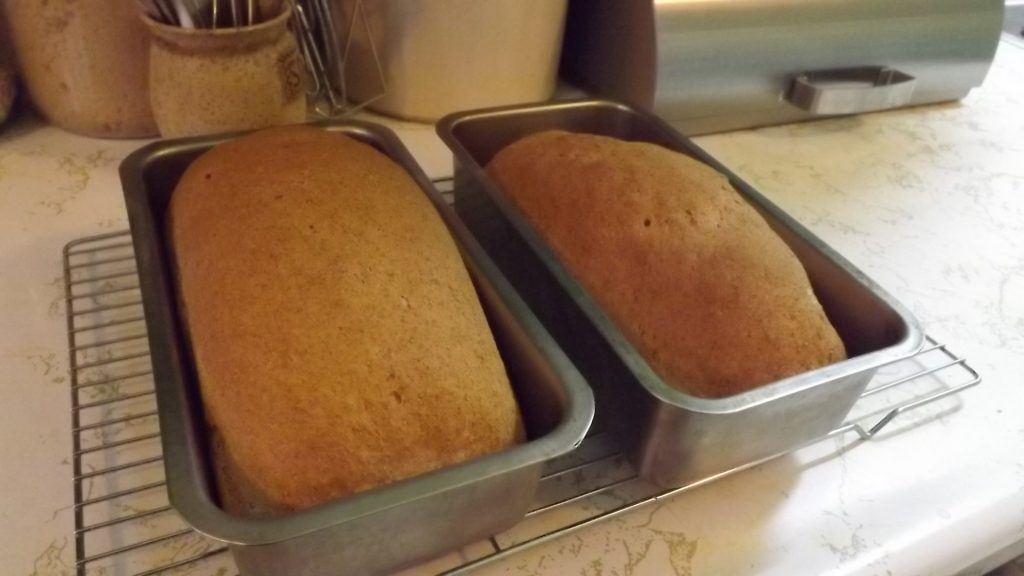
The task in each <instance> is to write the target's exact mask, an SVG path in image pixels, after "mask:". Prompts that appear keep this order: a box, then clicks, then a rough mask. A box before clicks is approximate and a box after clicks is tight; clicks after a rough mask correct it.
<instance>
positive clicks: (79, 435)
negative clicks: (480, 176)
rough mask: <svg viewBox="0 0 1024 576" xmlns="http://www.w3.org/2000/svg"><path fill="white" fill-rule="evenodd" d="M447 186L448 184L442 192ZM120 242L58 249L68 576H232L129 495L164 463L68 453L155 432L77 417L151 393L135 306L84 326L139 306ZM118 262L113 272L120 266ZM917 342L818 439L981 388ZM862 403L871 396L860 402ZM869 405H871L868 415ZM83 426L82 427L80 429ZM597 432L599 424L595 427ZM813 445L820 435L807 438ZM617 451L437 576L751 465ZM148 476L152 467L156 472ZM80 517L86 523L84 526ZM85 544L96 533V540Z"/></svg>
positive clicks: (867, 434)
mask: <svg viewBox="0 0 1024 576" xmlns="http://www.w3.org/2000/svg"><path fill="white" fill-rule="evenodd" d="M448 183H450V182H442V183H441V184H442V185H443V184H448ZM439 188H440V187H439ZM445 200H446V202H447V201H448V200H449V197H448V196H445ZM128 237H129V232H128V231H123V232H115V233H112V234H105V235H102V236H94V237H89V238H82V239H78V240H73V241H71V242H70V243H69V244H68V245H67V246H66V247H65V249H64V284H65V295H66V296H65V303H66V308H65V310H66V313H67V322H68V348H69V350H68V352H69V353H68V357H69V366H70V368H71V370H70V377H71V383H70V389H71V406H72V410H71V418H72V422H73V426H72V452H73V455H72V458H71V464H72V467H73V468H72V469H73V470H74V471H75V472H74V476H73V478H72V480H73V487H74V491H75V492H74V493H75V503H74V510H75V531H74V537H75V566H76V574H77V575H78V576H86V574H91V573H93V571H94V570H100V571H102V570H103V567H104V564H111V565H113V566H124V565H126V564H127V563H129V562H131V561H132V555H133V554H134V553H136V552H142V551H144V550H145V549H147V548H150V547H153V546H157V545H160V544H164V543H168V544H169V543H172V542H173V543H174V545H177V546H182V545H183V544H188V548H189V550H190V554H191V555H181V556H177V557H175V558H173V559H162V560H160V561H157V562H156V563H154V564H152V565H148V566H147V567H145V568H144V571H143V572H132V574H133V576H151V575H154V574H163V573H165V572H169V571H170V570H172V569H174V568H178V567H183V566H186V565H188V566H190V567H191V568H192V569H193V570H198V571H199V572H200V573H203V574H206V573H211V574H212V573H225V572H226V573H227V574H234V573H235V572H234V571H233V570H230V571H228V570H226V569H227V568H228V566H227V565H228V564H230V560H226V559H225V558H224V556H225V554H224V553H225V552H227V547H226V546H224V545H223V544H221V543H219V542H216V541H214V540H212V539H208V538H206V537H203V536H202V535H199V534H196V533H195V532H194V531H192V530H182V528H183V527H184V526H185V525H184V523H183V522H182V521H181V520H180V518H177V515H176V514H175V513H174V510H173V508H171V507H170V506H169V505H167V502H166V492H164V491H162V490H160V488H162V487H163V484H162V482H152V483H151V484H159V485H158V486H156V487H155V488H154V489H152V490H148V491H146V490H140V488H139V487H138V481H139V479H140V477H143V478H144V477H145V468H147V467H150V468H157V467H159V471H158V472H159V473H160V474H161V475H155V476H153V477H152V478H151V480H154V481H156V480H162V478H163V477H162V472H163V456H162V455H160V454H158V455H156V456H153V457H149V458H145V457H140V455H139V454H137V453H134V452H133V453H129V454H122V453H121V450H122V448H120V447H116V446H112V444H116V443H117V442H116V441H115V442H109V441H104V442H103V443H102V444H100V445H99V446H101V447H102V452H100V451H97V452H95V453H94V455H95V457H96V458H98V459H99V460H100V461H102V462H103V463H104V464H103V466H104V467H102V468H99V469H93V470H90V471H88V472H82V470H83V469H84V468H86V467H90V466H91V465H92V463H91V462H90V461H88V460H87V458H88V457H87V456H82V455H78V456H75V455H74V453H75V452H78V450H79V448H80V447H81V446H83V445H87V444H90V436H91V435H92V434H94V433H95V432H96V431H97V430H110V429H111V428H113V427H117V426H128V425H132V426H133V427H140V428H142V430H141V431H140V432H143V433H144V432H145V431H146V430H148V429H156V423H155V418H156V416H157V411H156V410H155V406H156V404H155V399H153V398H152V397H150V398H148V399H147V401H148V403H149V406H152V408H153V409H146V410H145V411H139V408H141V407H136V408H135V409H134V410H133V413H132V414H131V415H130V416H125V417H116V416H111V415H109V414H103V415H100V416H99V417H98V418H96V417H90V416H89V415H83V412H84V411H83V410H82V406H83V405H84V404H86V403H84V402H82V399H83V397H85V396H87V395H88V391H89V390H91V389H93V388H94V387H96V386H98V385H101V384H100V382H102V381H106V382H107V383H111V382H125V381H128V380H131V379H143V382H144V384H143V388H144V389H148V391H149V392H152V386H153V382H152V372H151V371H150V370H148V369H146V370H140V369H137V368H136V367H135V366H133V365H132V364H131V363H130V362H133V361H134V360H128V362H129V363H128V364H125V359H126V358H128V357H133V356H135V350H137V349H138V346H139V345H140V342H141V343H144V342H145V341H146V335H145V321H144V319H143V318H141V317H136V316H135V314H136V313H137V310H136V311H122V312H121V313H119V314H118V315H117V317H120V318H124V317H127V318H128V319H129V320H130V321H129V322H128V323H127V324H124V325H122V330H121V332H120V333H119V334H118V335H116V336H115V335H111V334H109V333H107V332H108V331H109V328H103V327H99V328H95V327H94V326H95V325H97V324H98V323H97V322H96V319H95V317H94V316H95V313H94V312H92V310H93V308H94V306H95V304H96V303H98V302H100V301H104V300H106V299H114V298H122V297H124V296H125V293H126V292H127V293H128V294H127V297H126V298H125V299H124V300H120V301H123V302H132V303H134V304H135V305H137V306H141V302H142V299H141V295H140V294H139V293H138V276H137V274H136V272H135V262H134V258H133V259H131V261H129V262H126V263H125V264H124V265H123V267H122V268H120V270H121V271H120V272H117V273H112V272H111V271H110V269H109V266H111V264H109V263H103V262H104V261H105V260H109V259H110V258H109V255H110V254H111V253H118V252H121V251H125V252H127V251H130V250H131V248H132V245H131V242H124V239H126V238H128ZM118 260H119V263H118V265H119V266H120V265H121V264H120V262H121V261H120V259H118ZM112 276H116V279H117V284H116V286H118V287H119V288H116V289H110V288H103V286H105V285H106V284H107V283H108V282H109V281H110V280H111V279H112V278H111V277H112ZM118 295H120V296H118ZM101 314H102V313H101ZM132 318H134V319H132ZM107 323H108V322H102V323H99V324H107ZM927 343H928V345H927V346H925V347H924V348H922V349H921V351H920V352H919V353H918V354H916V355H915V356H914V357H913V358H909V359H907V360H904V361H902V362H899V363H897V364H898V365H899V366H901V368H899V369H897V366H896V365H893V366H891V367H889V368H888V369H887V370H886V373H885V374H884V377H883V374H881V373H880V374H879V376H878V377H876V380H882V381H883V383H881V384H879V383H876V382H872V384H871V385H870V386H869V389H868V390H866V391H865V392H864V393H863V394H861V396H860V400H858V403H857V405H856V406H854V408H853V410H852V412H856V413H858V414H864V417H863V418H861V417H858V416H853V417H851V418H850V419H849V420H848V422H846V423H845V424H843V425H842V426H840V427H839V428H836V429H834V430H832V431H831V432H829V433H828V434H827V435H826V437H828V438H838V437H839V436H848V435H851V434H853V433H855V434H856V437H857V438H858V439H860V440H870V439H871V438H873V437H874V436H875V435H877V434H878V433H879V432H880V431H882V430H884V429H886V428H887V426H888V425H889V424H890V423H891V422H893V421H894V420H897V419H899V418H900V416H901V415H902V414H904V413H906V412H910V411H912V410H915V409H918V408H920V407H922V406H926V405H929V404H931V403H933V402H938V401H941V400H942V399H944V398H949V397H950V396H952V395H955V394H958V393H959V392H962V391H963V390H966V389H968V388H970V387H973V386H975V385H977V384H978V383H980V381H981V377H980V376H979V375H978V373H977V372H976V371H975V370H974V369H973V368H971V367H970V366H969V365H968V364H967V363H966V361H965V359H964V358H963V357H961V356H958V355H956V354H954V353H953V352H952V351H951V350H949V349H948V348H947V347H946V346H945V345H943V344H938V343H936V342H935V341H934V340H932V339H931V338H928V339H927ZM96 356H99V357H103V358H107V359H108V360H112V361H115V362H117V366H116V367H111V368H110V369H109V370H104V372H103V373H102V377H101V378H100V377H97V376H98V375H99V374H98V373H97V370H96V368H89V367H88V366H89V365H90V364H93V363H92V362H90V361H89V359H90V358H93V357H96ZM144 360H145V362H144V363H148V362H149V355H148V354H146V357H145V359H144ZM928 379H934V380H937V381H938V382H940V384H939V385H938V386H934V387H932V386H929V387H924V388H923V389H922V388H919V387H918V383H919V382H923V381H925V380H928ZM126 396H130V394H125V393H124V392H122V393H120V394H117V395H116V396H115V397H116V398H117V399H119V400H123V399H124V398H125V397H126ZM882 397H884V399H885V401H884V406H885V408H883V409H881V410H877V409H872V408H867V407H862V404H868V403H872V402H873V401H874V402H877V401H878V400H879V399H880V398H882ZM866 399H869V400H867V401H866ZM879 405H880V404H877V403H873V404H872V406H876V407H877V406H879ZM84 421H88V422H89V423H84ZM597 426H600V424H599V423H598V424H597ZM823 439H824V438H818V439H816V440H815V442H817V441H820V440H823ZM151 442H152V441H151ZM133 445H134V444H133ZM620 451H621V450H620V447H619V445H618V442H617V440H616V438H615V437H614V435H613V434H611V433H609V432H601V431H598V430H596V429H592V430H591V432H590V433H588V435H587V438H586V439H584V441H583V443H581V444H580V446H579V447H577V448H576V449H575V450H573V451H572V452H570V453H569V454H566V455H565V456H562V457H560V458H558V459H557V460H554V461H551V462H549V463H548V464H546V465H545V466H544V473H543V475H542V476H541V482H540V486H539V488H538V490H537V496H535V497H534V501H533V503H532V504H531V508H530V511H529V512H527V513H526V520H525V521H524V522H522V523H520V524H517V525H516V526H514V527H512V528H511V529H510V530H509V531H507V532H505V533H502V534H496V535H494V536H493V537H491V538H489V539H488V542H489V543H490V545H491V548H492V550H491V551H490V552H489V553H486V552H485V553H483V554H481V555H479V556H478V555H477V554H476V553H474V554H472V555H469V554H465V555H460V557H459V558H458V560H456V561H454V562H452V563H451V568H445V567H444V566H445V565H442V566H438V567H437V569H438V570H441V571H442V573H443V574H446V575H447V574H463V573H467V572H471V571H473V570H474V569H476V568H478V567H480V566H481V565H484V564H488V563H490V562H494V561H495V560H498V559H501V558H505V557H508V556H511V555H513V554H516V553H519V552H522V551H525V550H528V549H530V548H533V547H534V546H537V545H539V544H542V543H544V542H549V541H551V540H554V539H557V538H561V537H564V536H566V535H568V534H571V533H573V532H576V531H578V530H581V529H583V528H586V527H587V526H591V525H593V524H596V523H599V522H603V521H605V520H609V519H611V518H615V517H616V516H618V515H620V514H624V513H626V512H629V511H632V510H636V509H639V508H643V507H645V506H648V505H651V504H654V503H656V502H660V501H663V500H664V499H666V498H671V497H673V496H675V495H676V494H679V493H680V492H684V491H687V490H690V489H692V488H696V487H698V486H702V485H704V484H705V483H707V482H710V481H713V480H715V479H717V478H720V477H721V476H724V475H727V474H731V473H734V472H738V471H740V470H743V469H745V468H748V467H750V466H752V465H754V464H756V462H751V463H748V464H747V465H744V466H741V467H738V468H735V469H733V470H729V471H726V472H723V473H722V474H721V475H717V476H715V477H712V478H706V479H702V480H698V481H695V482H692V483H689V484H687V485H685V486H682V487H680V488H671V489H668V490H659V489H656V488H653V487H649V486H645V483H644V482H643V481H642V480H640V479H639V478H638V477H637V476H636V472H635V471H634V470H633V469H632V468H629V467H628V466H626V465H624V463H623V462H622V459H621V458H622V457H621V454H620ZM620 466H621V467H622V468H621V472H619V470H620V468H619V467H620ZM154 472H157V471H156V470H154ZM570 476H572V477H575V478H577V479H578V482H574V483H573V486H572V488H573V490H571V491H565V490H563V487H564V480H565V479H566V478H567V477H570ZM98 477H103V478H104V479H105V480H106V483H107V484H108V485H110V486H115V487H116V486H129V485H130V486H134V487H133V488H132V489H129V490H124V491H122V492H125V494H124V495H122V496H120V497H119V498H118V500H117V503H118V504H119V505H120V506H122V507H124V508H123V510H139V511H138V512H132V513H128V514H124V513H123V512H120V511H119V512H116V513H115V514H113V515H110V516H107V517H106V518H104V517H100V518H95V517H91V516H92V514H91V513H92V512H95V508H96V507H97V506H105V505H107V502H109V500H107V499H108V498H110V493H109V492H108V493H106V494H103V495H102V496H101V495H97V494H95V493H92V495H91V496H89V497H88V498H86V496H85V494H86V492H88V491H92V490H93V489H95V487H96V486H95V485H94V484H93V483H92V480H93V479H95V478H98ZM154 492H164V493H163V495H162V498H160V497H159V495H157V494H153V493H154ZM115 493H116V492H115ZM147 496H148V497H147ZM600 499H605V500H610V501H612V502H616V504H615V505H614V506H612V507H602V506H598V505H597V503H598V501H599V500H600ZM90 503H91V504H90ZM582 507H586V511H587V514H586V515H585V516H584V517H583V518H580V519H578V520H565V519H564V518H575V516H574V515H572V514H571V510H570V509H576V510H579V509H580V508H582ZM87 515H89V516H90V518H88V519H87V518H86V516H87ZM562 515H564V516H562ZM548 517H551V518H553V519H559V520H561V521H560V522H552V525H551V526H547V525H545V527H544V530H543V531H542V532H541V533H533V532H529V531H527V532H525V534H522V535H521V534H520V533H519V530H520V529H521V528H522V526H523V525H524V524H527V523H529V522H531V521H535V520H537V519H538V518H540V519H546V518H548ZM175 520H177V521H175ZM139 523H145V524H146V525H147V526H148V527H149V528H151V529H154V528H157V529H155V530H152V531H151V532H149V533H152V534H153V536H152V537H150V538H148V539H145V540H136V539H135V538H127V539H126V538H122V537H121V536H123V535H125V534H127V533H130V532H131V530H132V528H133V527H134V526H135V525H136V524H139ZM513 533H515V534H513ZM90 536H92V537H96V536H99V537H100V538H99V542H97V541H96V539H95V538H90ZM190 541H191V542H190ZM165 545H166V544H165ZM475 550H476V548H474V552H475ZM218 566H221V567H222V570H221V572H218V571H217V570H218ZM430 571H431V572H432V571H433V570H432V569H431V570H430Z"/></svg>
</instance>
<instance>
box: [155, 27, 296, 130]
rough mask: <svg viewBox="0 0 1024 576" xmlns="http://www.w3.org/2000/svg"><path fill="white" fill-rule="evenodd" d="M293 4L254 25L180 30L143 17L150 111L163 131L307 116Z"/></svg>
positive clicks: (230, 126)
mask: <svg viewBox="0 0 1024 576" xmlns="http://www.w3.org/2000/svg"><path fill="white" fill-rule="evenodd" d="M290 15H291V12H290V10H287V9H286V10H284V11H283V12H281V13H280V14H279V15H278V16H276V17H274V18H273V19H271V20H268V21H266V22H262V23H260V24H256V25H253V26H246V27H239V28H218V29H184V28H179V27H176V26H168V25H165V24H161V23H158V22H155V21H153V20H151V19H148V18H147V19H146V20H145V22H146V25H147V26H148V27H149V29H150V31H151V33H152V36H153V42H152V46H151V48H150V85H151V86H152V104H153V113H154V115H155V116H156V121H157V125H158V126H159V127H160V134H161V135H163V136H165V137H177V136H195V135H199V134H212V133H217V132H229V131H234V130H244V129H255V128H262V127H265V126H273V125H278V124H292V123H297V122H302V121H304V120H305V119H306V94H305V90H304V85H303V73H304V68H303V64H302V57H301V55H300V54H299V51H298V46H297V44H296V42H295V38H294V36H293V35H292V33H291V32H290V31H289V30H288V18H289V17H290Z"/></svg>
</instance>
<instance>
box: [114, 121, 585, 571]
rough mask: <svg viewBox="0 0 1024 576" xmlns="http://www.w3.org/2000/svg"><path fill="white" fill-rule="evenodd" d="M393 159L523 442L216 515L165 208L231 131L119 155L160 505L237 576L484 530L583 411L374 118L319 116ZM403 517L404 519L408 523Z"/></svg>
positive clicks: (427, 551)
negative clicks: (483, 341) (243, 513)
mask: <svg viewBox="0 0 1024 576" xmlns="http://www.w3.org/2000/svg"><path fill="white" fill-rule="evenodd" d="M321 126H323V127H324V129H327V130H333V131H339V132H342V133H345V134H347V135H349V136H352V137H354V138H357V139H360V140H362V141H364V142H367V143H370V144H371V145H374V146H375V147H377V148H378V149H380V150H382V151H383V152H384V153H386V154H388V155H389V156H390V157H391V158H392V159H394V160H395V161H396V162H398V163H399V164H400V165H402V166H403V167H404V168H405V169H406V170H407V171H408V172H409V174H410V175H411V176H412V177H413V178H414V179H415V180H416V181H417V183H418V184H419V185H420V187H421V189H422V190H423V191H424V193H425V194H427V195H428V197H429V198H430V199H431V201H432V202H433V203H434V205H435V206H436V207H437V209H438V212H439V214H440V215H441V217H442V219H444V221H445V222H446V224H447V225H448V226H449V229H450V231H451V232H452V234H453V237H454V238H455V239H456V241H457V243H458V244H459V247H460V249H461V251H462V253H463V256H464V260H465V262H466V265H467V268H468V269H469V271H470V274H471V276H472V277H473V279H474V284H475V285H476V287H477V290H478V292H479V294H480V296H481V302H482V304H483V305H484V309H485V312H486V314H487V318H488V321H489V322H490V323H491V327H492V329H493V330H494V333H495V339H496V341H497V343H498V346H499V350H500V351H501V354H502V358H503V360H504V362H505V366H506V369H507V370H508V372H509V376H510V379H511V381H512V384H513V387H514V389H515V393H516V398H517V400H518V402H519V405H520V407H521V410H522V413H523V418H524V421H525V423H526V427H527V430H528V436H529V440H528V441H527V442H526V443H524V444H521V445H519V446H516V447H514V448H511V449H509V450H506V451H503V452H500V453H498V454H494V455H491V456H487V457H484V458H479V459H476V460H472V461H469V462H466V463H463V464H460V465H458V466H452V467H448V468H445V469H442V470H438V471H435V472H432V473H429V474H424V475H421V476H418V477H415V478H411V479H408V480H405V481H402V482H398V483H395V484H392V485H389V486H385V487H381V488H377V489H374V490H371V491H367V492H364V493H361V494H357V495H355V496H352V497H350V498H345V499H342V500H339V501H335V502H332V503H328V504H325V505H323V506H320V507H317V508H314V509H311V510H306V511H303V512H300V513H296V514H292V515H288V516H284V517H280V518H274V519H261V520H253V519H245V518H240V517H235V516H231V515H228V514H227V513H225V512H224V511H223V510H221V509H220V508H219V507H218V506H217V504H216V502H215V491H214V490H213V486H212V482H213V480H212V475H211V473H210V466H209V462H208V455H207V449H206V446H207V442H206V426H205V421H204V417H203V409H202V403H201V400H200V398H199V395H198V390H197V389H196V383H195V381H194V380H193V378H194V370H193V368H192V366H191V359H190V353H189V349H188V345H187V341H186V340H185V338H184V333H183V331H182V330H183V328H182V326H181V325H180V322H179V318H178V315H177V313H176V309H175V297H174V281H173V278H172V276H171V269H170V261H169V253H168V248H167V247H166V246H165V244H164V238H165V236H164V230H163V225H164V222H165V211H166V208H167V204H168V202H169V199H170V195H171V192H172V191H173V188H174V186H175V185H176V183H177V181H178V179H179V177H180V175H181V174H182V172H183V171H184V170H185V169H186V168H187V166H188V165H189V163H191V162H192V160H194V159H195V158H196V157H197V156H198V155H199V154H201V153H202V152H204V151H206V150H207V149H209V148H210V147H212V146H214V145H215V144H217V143H219V142H222V141H225V140H227V139H230V138H231V137H232V136H230V135H227V136H217V137H210V138H193V139H183V140H175V141H164V142H157V143H155V144H152V145H149V146H146V147H144V148H142V149H141V150H139V151H137V152H136V153H134V154H132V155H131V156H129V157H128V158H127V159H126V160H125V161H124V163H123V164H122V166H121V178H122V183H123V185H124V190H125V202H126V205H127V208H128V215H129V221H130V223H131V229H132V239H133V243H134V245H135V256H136V259H137V260H138V272H139V280H140V288H141V294H142V299H143V309H144V312H145V316H146V324H147V334H148V340H149V344H150V346H149V350H150V354H151V357H152V364H153V378H154V383H155V389H156V395H157V400H158V404H159V416H160V431H161V435H162V438H161V439H162V446H163V457H164V461H165V473H166V479H167V491H168V497H169V500H170V503H171V505H172V506H173V507H174V508H175V509H176V510H177V511H178V512H179V513H180V514H181V516H182V517H183V518H184V519H185V520H186V521H187V522H188V523H189V524H191V525H192V526H193V527H194V528H195V529H196V530H197V531H199V532H201V533H203V534H206V535H208V536H211V537H213V538H216V539H218V540H221V541H223V542H226V543H228V544H229V547H230V549H231V551H232V554H233V555H234V558H235V561H236V563H237V564H238V566H239V568H240V569H241V571H242V572H243V573H244V574H246V575H247V576H264V575H265V576H270V575H275V576H279V575H281V574H303V575H310V576H315V575H328V574H331V575H333V574H337V573H338V570H339V567H343V569H344V572H345V573H346V574H379V573H385V572H390V571H392V570H395V569H397V568H399V567H402V566H405V565H408V564H411V563H415V562H416V561H418V560H423V559H425V558H428V557H431V556H434V555H437V554H439V553H441V552H444V551H447V550H450V549H453V548H457V547H458V546H460V545H462V544H466V543H468V542H471V541H474V540H477V539H480V538H485V537H487V536H490V535H491V534H494V533H496V532H499V531H501V530H503V529H504V528H507V527H508V526H511V525H512V524H514V523H515V522H516V521H518V520H519V519H521V518H522V517H523V515H524V514H525V513H526V511H527V510H528V508H529V505H530V502H531V500H532V498H533V497H534V492H535V490H536V487H537V483H538V479H539V477H540V475H541V473H542V468H543V465H544V464H545V462H547V461H549V460H550V459H552V458H554V457H556V456H558V455H560V454H564V453H566V452H568V451H570V450H572V449H573V448H574V447H576V446H577V445H578V444H579V443H580V442H581V441H582V439H583V437H584V435H585V434H586V431H587V429H588V427H589V425H590V422H591V419H592V417H593V411H594V403H593V397H592V394H591V391H590V389H589V388H588V387H587V386H586V384H585V383H584V381H583V380H582V378H581V376H580V375H579V373H578V372H577V371H576V369H575V368H574V367H573V365H572V364H571V363H570V362H569V360H568V359H567V358H566V357H565V355H564V354H563V352H562V351H561V350H560V349H559V348H558V346H557V344H556V343H555V342H554V341H553V340H552V339H551V337H550V336H549V335H548V334H547V333H546V332H545V330H544V328H543V327H542V326H541V324H540V323H539V322H538V321H537V319H536V318H534V317H533V315H532V314H531V312H530V311H529V309H528V308H527V307H526V305H525V304H524V303H523V302H522V301H521V300H520V299H519V297H518V296H517V294H516V293H515V291H514V290H513V289H512V288H511V287H510V285H509V284H508V282H507V281H506V280H505V279H504V277H503V276H502V275H501V273H500V272H498V270H497V268H496V267H495V266H494V264H493V263H492V262H491V261H490V260H489V259H488V258H487V256H486V254H485V253H484V252H483V250H482V249H481V248H480V247H479V246H478V245H477V243H476V242H475V241H474V240H473V238H472V236H471V235H470V234H469V232H468V231H467V230H466V229H465V227H464V226H463V225H462V224H461V223H460V221H459V220H458V219H457V218H456V217H455V216H454V214H453V213H452V211H451V209H450V208H449V207H448V206H447V205H445V204H444V201H443V200H442V199H441V198H440V196H439V195H438V194H437V192H436V191H435V190H434V189H433V188H432V187H431V185H430V183H429V181H428V180H426V177H425V176H424V175H423V173H422V171H421V170H420V169H419V168H418V167H417V166H416V164H415V163H414V161H413V159H412V157H411V156H410V155H409V153H408V152H407V151H406V150H405V148H404V147H403V146H402V145H401V143H400V142H399V141H398V139H397V138H396V137H395V136H394V134H393V133H391V132H390V131H388V130H387V129H385V128H382V127H379V126H375V125H371V124H367V123H356V122H348V123H345V124H335V123H325V124H321ZM412 526H415V529H410V527H412Z"/></svg>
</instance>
